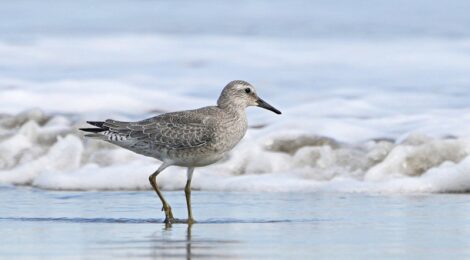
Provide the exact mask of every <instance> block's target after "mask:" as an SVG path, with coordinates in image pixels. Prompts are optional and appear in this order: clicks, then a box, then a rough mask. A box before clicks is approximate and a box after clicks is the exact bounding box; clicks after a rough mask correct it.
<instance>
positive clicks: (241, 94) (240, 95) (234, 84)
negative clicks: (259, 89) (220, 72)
mask: <svg viewBox="0 0 470 260" xmlns="http://www.w3.org/2000/svg"><path fill="white" fill-rule="evenodd" d="M217 105H218V106H219V107H221V108H226V107H227V108H228V107H239V108H240V107H241V108H246V107H249V106H257V107H262V108H264V109H267V110H271V111H273V112H274V113H276V114H281V111H279V110H277V109H276V108H274V107H273V106H271V105H270V104H268V103H267V102H266V101H264V100H263V99H261V98H260V97H259V96H258V94H257V93H256V89H255V87H254V86H252V85H251V84H250V83H248V82H246V81H243V80H234V81H231V82H230V83H228V84H227V86H225V88H224V89H223V90H222V93H221V94H220V97H219V100H218V101H217Z"/></svg>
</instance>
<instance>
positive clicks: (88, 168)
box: [0, 35, 470, 192]
mask: <svg viewBox="0 0 470 260" xmlns="http://www.w3.org/2000/svg"><path fill="white" fill-rule="evenodd" d="M469 43H470V41H469V40H468V39H462V38H460V39H408V38H407V39H399V38H398V39H390V40H387V41H383V40H379V39H375V40H350V39H349V40H334V39H327V40H326V39H304V40H303V41H301V42H299V41H296V40H290V39H279V38H277V39H271V38H269V39H268V38H261V37H228V36H188V35H179V36H168V35H139V37H135V36H134V35H119V36H93V37H84V38H80V37H71V38H67V39H65V38H58V37H56V38H53V37H51V38H45V39H43V38H38V39H36V40H33V41H31V42H28V43H27V44H23V45H13V44H11V43H9V42H0V56H2V57H4V59H2V60H1V61H0V66H1V67H8V68H11V70H9V71H8V73H7V74H5V75H3V76H2V77H0V90H1V91H2V95H0V111H1V112H2V113H8V114H9V115H1V116H0V182H2V183H15V184H28V185H34V186H37V187H41V188H47V189H81V190H90V189H99V190H109V189H111V190H115V189H150V186H149V184H148V180H147V177H148V175H150V174H151V173H152V172H153V171H154V170H155V169H156V168H157V166H158V162H156V161H155V160H152V159H146V158H143V157H141V156H139V155H136V154H133V153H131V152H127V151H124V150H121V149H116V148H115V147H113V146H111V145H108V144H105V143H103V142H97V141H91V140H88V141H84V140H83V139H82V138H81V136H80V134H79V133H78V131H77V128H78V127H80V126H84V125H85V123H84V121H85V120H102V119H105V118H108V117H114V118H116V119H122V120H126V119H130V120H134V119H143V118H144V117H146V116H148V115H150V114H156V113H158V112H161V111H174V110H181V109H190V108H196V107H200V106H203V105H210V104H214V103H215V100H216V98H217V95H218V94H219V92H220V90H221V88H222V86H223V85H224V84H225V83H226V82H228V81H229V80H232V79H234V78H233V77H234V74H233V72H234V71H236V72H237V73H236V74H237V75H238V76H237V77H241V78H243V79H247V80H249V81H252V82H253V83H255V85H256V86H257V87H258V91H259V93H260V95H261V96H262V97H263V98H264V99H266V100H267V101H269V102H270V103H272V104H273V105H275V106H276V107H279V108H280V110H282V111H283V115H282V116H275V115H274V114H272V113H270V112H267V111H264V110H261V109H254V108H250V109H249V110H248V114H249V121H250V122H251V124H252V125H262V126H264V127H262V128H258V129H250V130H249V131H248V134H247V136H246V138H245V139H244V141H243V142H242V143H241V144H240V145H239V146H238V147H237V148H236V149H235V150H234V151H233V152H232V153H231V155H230V158H228V159H227V160H225V161H222V162H221V163H219V164H217V165H213V166H210V167H206V168H203V169H198V170H197V173H196V175H195V180H194V187H195V188H197V189H202V190H253V191H256V190H259V191H336V190H339V191H352V192H354V191H361V192H362V191H374V192H458V191H466V190H467V188H468V187H467V186H466V185H465V184H462V183H461V182H462V181H465V180H466V178H467V177H466V176H467V175H468V173H467V171H466V168H467V164H468V163H467V161H468V159H465V158H467V156H468V154H469V146H470V145H469V141H468V140H469V139H468V138H469V137H470V135H469V134H468V133H470V125H469V124H467V123H466V122H468V121H469V120H470V109H468V108H467V103H468V97H469V94H468V91H466V87H467V85H468V83H469V82H470V77H469V76H468V71H467V70H468V69H467V68H468V66H470V63H469V60H470V59H469V53H470V52H468V50H469V48H470V44H469ZM76 46H80V48H77V47H76ZM110 46H114V47H113V48H110ZM253 50H256V52H253ZM32 57H34V58H32ZM64 57H65V58H64ZM435 60H439V61H440V62H439V63H436V62H433V61H435ZM64 68H67V69H64ZM79 72H80V73H79ZM70 73H72V75H71V74H70ZM74 73H76V74H74ZM25 74H27V75H28V77H24V76H23V75H25ZM266 75H270V77H266ZM273 75H274V76H275V75H280V76H275V77H271V76H273ZM395 86H407V88H397V87H395ZM170 90H171V91H170ZM33 108H37V109H33ZM450 137H452V138H450ZM446 171H447V172H448V174H449V176H448V178H447V179H446V181H443V180H442V178H444V177H445V176H446V173H445V172H446ZM184 176H185V174H184V170H183V169H180V168H171V169H168V170H167V171H165V173H164V174H162V176H161V177H159V180H160V184H161V185H162V187H163V188H165V189H180V188H182V187H183V186H184V182H185V180H184V179H185V177H184Z"/></svg>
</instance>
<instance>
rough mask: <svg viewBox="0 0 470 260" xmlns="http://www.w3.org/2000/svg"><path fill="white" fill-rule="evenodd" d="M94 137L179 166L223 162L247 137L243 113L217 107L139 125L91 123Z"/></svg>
mask: <svg viewBox="0 0 470 260" xmlns="http://www.w3.org/2000/svg"><path fill="white" fill-rule="evenodd" d="M90 123H91V124H93V125H95V126H98V127H99V128H100V129H102V131H100V132H97V133H94V134H92V137H98V138H100V139H102V140H105V141H108V142H110V143H113V144H116V145H118V146H121V147H123V148H126V149H128V150H131V151H134V152H136V153H139V154H143V155H146V156H150V157H154V158H157V159H159V160H161V161H164V162H168V163H170V164H174V165H180V166H204V165H208V164H211V163H214V162H216V161H218V160H220V159H221V158H222V157H223V156H224V155H225V153H226V152H227V151H229V150H231V149H232V148H233V147H234V146H235V145H236V144H237V143H238V142H239V141H240V140H241V138H242V137H243V136H244V135H245V132H246V129H247V123H246V117H245V114H244V113H235V112H233V111H225V110H223V109H220V108H219V107H216V106H210V107H203V108H200V109H196V110H187V111H180V112H173V113H167V114H162V115H159V116H155V117H151V118H148V119H145V120H142V121H137V122H123V121H117V120H112V119H108V120H106V121H104V122H90Z"/></svg>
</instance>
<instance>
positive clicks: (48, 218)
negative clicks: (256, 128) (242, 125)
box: [0, 187, 470, 259]
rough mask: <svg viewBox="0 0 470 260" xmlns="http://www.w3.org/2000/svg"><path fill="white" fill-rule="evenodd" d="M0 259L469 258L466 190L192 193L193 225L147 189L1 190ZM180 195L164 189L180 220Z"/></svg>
mask: <svg viewBox="0 0 470 260" xmlns="http://www.w3.org/2000/svg"><path fill="white" fill-rule="evenodd" d="M1 192H2V200H1V202H0V207H1V208H2V213H1V217H0V226H1V228H2V236H0V242H1V243H0V257H7V258H8V257H20V256H21V257H26V258H40V257H41V258H48V259H51V258H54V259H63V258H64V257H70V258H93V259H96V258H100V257H106V258H109V257H139V258H143V259H155V258H157V259H159V258H161V257H168V258H176V259H180V258H186V259H191V258H194V259H199V258H221V257H228V258H234V259H247V258H251V259H252V258H266V257H269V258H271V259H282V258H284V259H285V258H290V257H294V258H303V259H305V258H318V259H331V258H348V259H377V258H381V259H396V258H410V259H417V258H427V259H442V258H446V259H457V258H460V259H462V258H467V257H470V240H469V239H468V237H469V236H470V224H469V223H470V216H469V215H468V214H467V212H468V211H469V210H470V208H469V207H468V205H470V204H469V202H470V201H469V200H470V199H469V198H468V196H466V195H416V196H382V195H364V194H341V193H219V192H194V193H193V194H194V197H193V203H194V204H193V207H194V214H195V217H196V220H198V221H199V223H196V224H194V225H193V226H192V227H188V226H187V225H184V224H175V225H173V226H171V227H166V226H165V225H164V224H163V223H161V222H162V212H160V211H159V207H160V205H159V202H158V199H157V197H156V196H155V195H154V194H153V192H150V191H149V192H85V193H83V192H53V191H42V190H36V189H30V188H12V187H3V188H2V189H1ZM183 194H184V193H183V192H166V193H165V195H166V196H167V198H168V200H169V201H170V203H171V204H172V206H173V209H174V213H175V214H176V216H178V217H184V216H185V214H186V212H185V203H184V195H183Z"/></svg>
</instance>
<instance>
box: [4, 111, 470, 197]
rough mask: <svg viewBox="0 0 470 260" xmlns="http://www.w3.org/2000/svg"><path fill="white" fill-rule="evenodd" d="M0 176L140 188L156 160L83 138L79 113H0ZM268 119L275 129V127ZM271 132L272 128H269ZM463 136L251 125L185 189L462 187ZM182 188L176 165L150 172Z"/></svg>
mask: <svg viewBox="0 0 470 260" xmlns="http://www.w3.org/2000/svg"><path fill="white" fill-rule="evenodd" d="M0 122H2V124H1V125H2V129H1V131H2V135H1V137H0V148H1V149H0V151H1V153H2V156H1V161H0V163H1V169H2V170H1V171H0V182H1V183H4V184H19V185H32V186H34V187H38V188H45V189H55V190H148V189H150V185H149V184H148V178H147V177H148V176H149V175H150V174H151V173H152V172H153V171H155V170H156V168H157V167H158V165H159V162H158V161H157V160H154V159H152V158H147V157H143V156H140V155H137V154H134V153H132V152H129V151H126V150H124V149H120V148H117V147H115V146H113V145H110V144H107V143H104V142H98V141H95V140H86V139H84V138H83V137H82V136H81V134H80V133H78V132H77V130H76V129H77V128H78V127H79V125H80V124H81V123H78V124H77V122H74V121H73V120H69V119H67V118H65V117H63V116H52V115H51V116H46V115H45V114H44V113H43V112H41V111H39V110H30V111H25V112H22V113H20V114H18V115H8V116H7V115H4V116H2V118H1V120H0ZM274 129H275V131H274ZM273 133H275V134H273ZM469 155H470V139H468V138H465V137H441V138H436V137H431V136H426V135H423V134H417V133H415V134H410V135H409V136H407V137H406V138H403V139H402V140H391V139H375V140H374V139H370V140H365V141H361V142H354V143H344V142H340V141H338V140H335V139H334V138H331V137H326V136H320V135H317V134H315V133H312V132H309V131H305V130H296V131H292V130H291V129H284V130H283V129H282V128H281V129H280V128H279V126H277V125H273V126H266V127H264V128H256V129H250V130H249V132H248V134H247V137H246V138H245V139H244V140H243V141H242V142H241V143H240V145H239V146H237V147H236V148H235V149H234V151H233V152H231V153H230V155H229V156H228V157H227V158H225V159H224V160H222V161H221V162H220V163H217V164H215V165H212V166H209V167H204V168H200V169H197V171H196V175H195V178H194V184H193V186H194V189H198V190H217V191H221V190H222V191H279V192H292V191H302V192H316V191H343V192H387V193H396V192H406V193H409V192H467V191H469V190H470V156H469ZM158 180H159V185H160V186H162V188H163V189H166V190H176V189H182V188H183V187H184V184H185V169H183V168H179V167H171V168H169V169H168V170H166V171H165V172H164V173H162V174H161V175H160V176H159V179H158Z"/></svg>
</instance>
